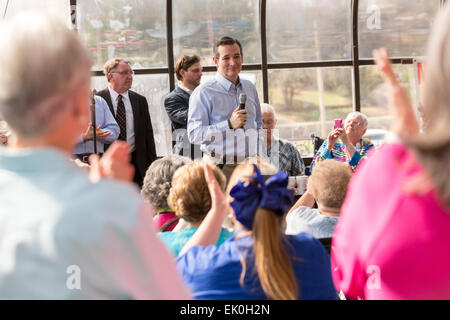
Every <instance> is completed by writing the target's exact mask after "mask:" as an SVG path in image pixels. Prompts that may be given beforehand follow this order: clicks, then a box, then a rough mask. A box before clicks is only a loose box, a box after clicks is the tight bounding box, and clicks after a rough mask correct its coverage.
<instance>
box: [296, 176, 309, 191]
mask: <svg viewBox="0 0 450 320" xmlns="http://www.w3.org/2000/svg"><path fill="white" fill-rule="evenodd" d="M308 178H309V176H296V177H295V180H296V187H297V194H304V193H305V192H306V187H307V185H308Z"/></svg>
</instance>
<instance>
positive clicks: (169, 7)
mask: <svg viewBox="0 0 450 320" xmlns="http://www.w3.org/2000/svg"><path fill="white" fill-rule="evenodd" d="M166 31H167V66H168V72H169V90H170V91H172V90H174V89H175V79H174V74H175V67H174V64H175V63H174V58H173V27H172V0H166Z"/></svg>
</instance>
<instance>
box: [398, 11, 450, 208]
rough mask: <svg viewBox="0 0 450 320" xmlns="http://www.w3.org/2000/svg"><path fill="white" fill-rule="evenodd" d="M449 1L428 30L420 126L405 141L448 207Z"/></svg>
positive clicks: (449, 198)
mask: <svg viewBox="0 0 450 320" xmlns="http://www.w3.org/2000/svg"><path fill="white" fill-rule="evenodd" d="M449 88H450V4H446V5H445V7H444V8H443V9H442V10H440V12H439V13H438V15H437V18H436V20H435V22H434V24H433V27H432V30H431V32H430V39H429V42H428V48H427V59H426V63H425V76H424V87H423V92H422V93H423V100H422V101H423V106H422V110H421V111H422V116H423V129H424V134H420V135H418V136H417V137H415V138H414V139H411V140H410V141H407V143H408V144H409V145H410V146H411V147H412V148H413V150H414V151H415V152H416V154H417V156H418V159H419V161H420V162H421V163H422V164H423V166H424V169H425V172H426V173H427V174H428V175H429V176H430V177H431V179H432V180H433V182H434V184H435V185H436V187H437V189H438V193H439V195H440V197H441V199H442V200H443V202H444V203H445V204H446V205H447V208H450V179H449V178H448V177H449V173H450V172H449V171H450V167H449V163H450V130H449V129H448V126H449V121H450V90H449Z"/></svg>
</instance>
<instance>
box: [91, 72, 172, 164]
mask: <svg viewBox="0 0 450 320" xmlns="http://www.w3.org/2000/svg"><path fill="white" fill-rule="evenodd" d="M107 85H108V82H107V80H106V77H104V76H102V77H93V78H92V84H91V87H92V88H95V89H97V90H102V89H104V88H106V87H107ZM131 90H133V91H136V92H137V93H139V94H142V95H144V96H145V97H146V98H147V102H148V107H149V110H150V117H151V120H152V127H153V136H154V137H155V145H156V154H157V156H158V157H162V156H166V155H169V154H171V152H172V151H171V146H172V142H171V141H172V129H171V126H170V119H169V116H168V115H167V113H166V110H165V109H164V97H165V96H166V95H167V94H168V93H169V76H168V75H167V74H158V75H136V76H134V80H133V87H132V88H131Z"/></svg>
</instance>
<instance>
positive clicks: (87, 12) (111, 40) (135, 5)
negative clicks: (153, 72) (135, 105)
mask: <svg viewBox="0 0 450 320" xmlns="http://www.w3.org/2000/svg"><path fill="white" fill-rule="evenodd" d="M77 10H78V13H77V20H78V21H77V24H78V26H79V32H80V35H81V37H82V39H83V41H84V43H85V44H86V46H87V47H88V49H89V51H90V52H91V57H92V61H93V69H94V70H102V69H103V65H104V64H105V62H106V61H108V60H109V59H112V58H115V57H120V58H123V59H127V60H129V61H130V62H131V64H132V66H133V68H134V69H139V68H152V67H166V66H167V43H166V22H165V17H166V1H164V0H152V1H145V0H108V1H91V0H78V1H77Z"/></svg>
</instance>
